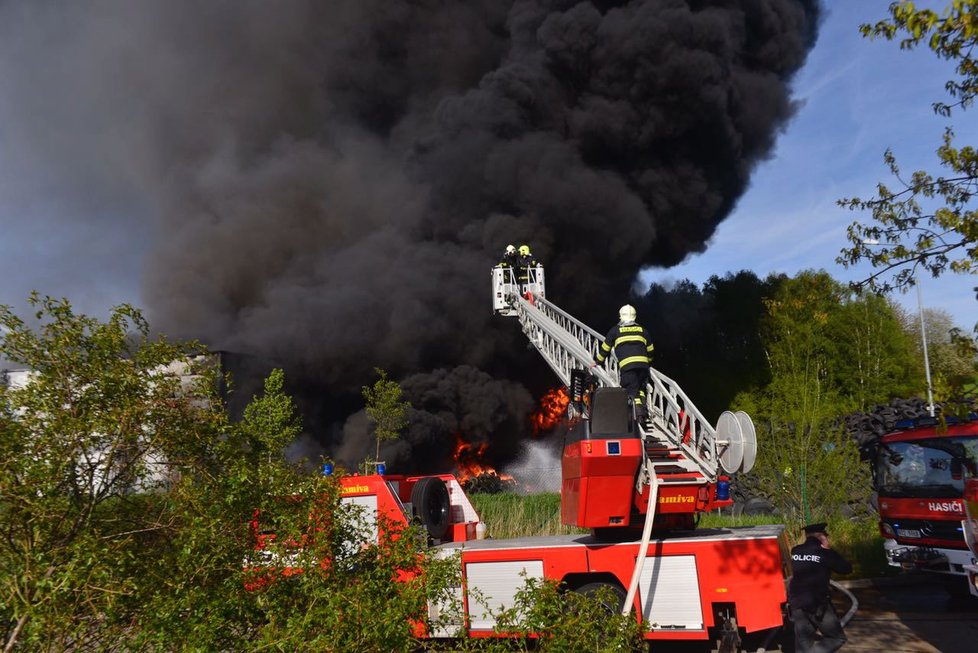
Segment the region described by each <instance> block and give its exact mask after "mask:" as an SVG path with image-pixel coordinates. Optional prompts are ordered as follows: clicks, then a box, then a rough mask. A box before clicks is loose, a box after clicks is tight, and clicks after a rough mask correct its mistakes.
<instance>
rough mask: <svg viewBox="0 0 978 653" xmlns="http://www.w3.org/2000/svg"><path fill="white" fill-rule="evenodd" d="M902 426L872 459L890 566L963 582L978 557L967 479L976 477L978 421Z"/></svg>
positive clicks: (921, 421)
mask: <svg viewBox="0 0 978 653" xmlns="http://www.w3.org/2000/svg"><path fill="white" fill-rule="evenodd" d="M946 422H947V423H946V428H943V427H940V426H939V424H938V421H937V419H935V418H933V417H921V418H916V419H909V420H903V421H901V422H897V424H896V429H897V430H895V431H893V432H892V433H888V434H887V435H884V436H883V437H881V438H880V440H879V444H878V447H877V449H876V454H875V457H874V459H873V479H874V485H875V489H876V492H877V495H878V502H879V514H880V533H881V534H882V535H883V537H884V538H886V539H885V544H884V546H885V548H886V555H887V559H888V561H889V563H890V564H891V565H894V566H897V567H901V568H904V569H922V570H925V571H929V572H934V573H937V574H943V575H945V576H947V577H948V578H949V579H953V578H955V577H960V578H961V581H959V582H960V583H961V584H960V588H961V589H962V590H963V589H964V577H965V575H966V570H965V566H967V565H972V564H974V555H973V553H972V552H971V551H969V549H968V546H967V545H966V543H965V537H964V532H963V527H962V520H963V519H964V518H965V506H964V501H963V499H962V495H963V493H964V486H965V479H966V478H967V477H968V476H973V475H975V473H976V462H978V420H975V419H973V418H972V419H970V420H956V419H954V418H952V417H948V418H947V420H946Z"/></svg>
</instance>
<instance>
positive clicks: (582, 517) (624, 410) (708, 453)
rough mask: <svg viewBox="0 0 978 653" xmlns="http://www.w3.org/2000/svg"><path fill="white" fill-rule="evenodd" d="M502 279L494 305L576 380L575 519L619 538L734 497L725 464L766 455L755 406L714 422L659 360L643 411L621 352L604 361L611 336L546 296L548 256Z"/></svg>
mask: <svg viewBox="0 0 978 653" xmlns="http://www.w3.org/2000/svg"><path fill="white" fill-rule="evenodd" d="M492 289H493V311H494V312H495V313H496V314H498V315H502V316H508V317H515V318H516V319H517V321H518V322H519V324H520V326H521V328H522V330H523V333H524V334H525V335H526V337H527V338H528V339H529V341H530V344H531V345H532V346H533V347H534V348H535V349H536V350H537V351H538V352H539V353H540V355H541V356H542V357H543V359H544V360H545V361H546V362H547V364H548V365H549V366H550V368H551V369H552V370H553V371H554V373H555V374H556V375H557V377H558V378H559V379H560V380H561V381H562V382H563V384H564V385H565V386H567V387H568V394H569V396H570V403H569V404H568V419H569V422H570V423H571V424H572V425H575V427H574V428H572V429H570V431H569V436H568V438H567V440H566V442H565V447H564V451H563V456H562V461H561V483H562V487H561V496H562V503H561V517H562V519H563V521H564V523H565V524H567V525H572V526H578V527H582V528H590V529H592V531H593V532H594V534H595V535H596V536H598V537H602V538H609V539H614V538H616V537H618V538H620V537H627V536H628V535H629V534H634V532H635V530H636V529H637V527H640V526H642V525H644V526H646V527H648V528H654V529H656V530H661V529H669V528H691V527H692V526H693V525H694V519H693V518H694V515H695V514H697V513H699V512H702V511H705V510H711V509H714V508H718V507H722V506H726V505H730V504H731V503H732V501H731V499H730V498H729V477H727V476H726V475H725V474H734V473H743V472H747V471H749V470H750V469H751V468H752V467H753V466H754V461H755V459H756V456H757V439H756V435H755V430H754V425H753V423H752V422H751V419H750V417H749V416H748V415H747V414H746V413H744V412H730V411H726V412H724V413H723V414H722V415H720V419H719V421H718V422H717V425H716V426H715V427H714V426H712V425H711V424H710V423H709V422H708V421H707V420H706V418H705V417H704V416H703V414H702V413H701V412H700V411H699V410H698V409H697V408H696V406H695V405H694V404H693V402H692V401H690V399H689V397H688V396H686V394H685V393H684V392H683V391H682V389H681V388H680V387H679V386H678V385H677V384H676V382H675V381H673V380H672V379H670V378H669V377H667V376H666V375H664V374H662V373H661V372H659V371H657V370H655V369H654V368H652V369H650V370H649V379H648V384H647V386H646V388H645V402H646V405H645V411H644V413H645V415H647V418H646V419H644V420H643V419H639V416H638V415H636V412H635V411H634V410H633V406H634V404H632V403H630V402H628V401H626V395H625V391H624V389H622V388H621V387H620V385H619V381H618V363H617V361H616V360H615V358H614V356H613V355H612V356H610V357H609V358H608V359H606V360H605V361H604V363H603V364H601V365H597V366H595V361H596V359H597V354H598V350H599V348H600V347H601V344H602V342H603V341H604V337H603V336H602V335H601V334H599V333H598V332H597V331H594V330H593V329H591V328H590V327H588V326H587V325H586V324H584V323H582V322H580V321H579V320H577V319H575V318H574V317H572V316H571V315H569V314H568V313H567V312H565V311H563V310H561V309H560V308H559V307H557V306H556V305H554V304H553V303H551V302H549V301H548V300H547V299H546V292H545V283H544V270H543V267H542V266H536V267H533V268H530V271H529V274H528V283H526V284H524V285H523V286H520V285H519V284H518V283H517V282H516V279H515V275H514V274H513V270H512V268H510V267H506V266H497V267H495V268H493V270H492ZM575 429H576V433H575ZM629 487H633V489H634V491H633V492H628V491H627V488H629Z"/></svg>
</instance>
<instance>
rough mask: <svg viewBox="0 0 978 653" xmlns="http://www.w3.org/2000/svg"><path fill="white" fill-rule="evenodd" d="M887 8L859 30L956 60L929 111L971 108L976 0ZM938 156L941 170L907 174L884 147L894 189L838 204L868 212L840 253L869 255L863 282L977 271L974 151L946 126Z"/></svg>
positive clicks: (847, 259) (975, 85)
mask: <svg viewBox="0 0 978 653" xmlns="http://www.w3.org/2000/svg"><path fill="white" fill-rule="evenodd" d="M889 12H890V17H889V19H887V20H881V21H879V22H877V23H876V24H875V25H862V26H860V30H861V31H862V33H863V35H864V36H867V37H870V38H879V37H881V38H885V39H887V40H894V39H899V40H900V48H901V49H904V50H911V49H914V48H916V47H918V46H919V45H921V44H922V43H925V44H926V45H927V47H929V48H930V49H931V50H932V51H933V52H934V53H935V54H936V55H937V56H938V57H940V58H942V59H947V60H950V61H953V62H954V64H955V72H956V73H957V78H956V79H951V80H950V81H948V82H947V84H946V85H945V88H946V89H947V91H948V94H949V96H950V99H951V101H950V103H948V102H941V101H938V102H935V103H934V105H933V108H934V111H935V112H936V113H937V114H939V115H942V116H950V115H951V113H952V111H953V110H954V109H958V108H960V109H962V110H964V109H967V108H968V107H970V106H971V104H972V103H973V102H974V99H975V96H976V93H978V58H976V57H978V50H976V47H975V46H976V45H978V0H953V2H951V4H950V6H949V7H948V8H947V10H945V12H944V13H943V14H942V15H940V16H939V15H938V14H937V13H935V12H934V11H932V10H930V9H918V8H917V7H916V6H915V5H914V3H913V2H909V1H904V2H894V3H893V4H891V5H890V8H889ZM937 155H938V159H939V162H940V165H941V166H942V167H943V168H945V169H946V170H947V173H946V174H944V175H938V176H935V175H933V174H930V173H928V172H925V171H922V170H921V171H917V172H914V173H913V174H911V175H910V177H909V178H905V177H904V176H903V175H902V174H901V171H900V168H899V166H898V165H897V162H896V158H895V157H894V155H893V152H892V151H890V150H887V151H886V154H885V155H884V160H885V161H886V164H887V165H888V166H889V168H890V171H891V172H892V174H893V177H894V178H895V179H896V182H897V183H896V188H894V189H891V188H890V187H889V186H887V185H884V184H883V183H880V184H879V185H878V187H877V195H876V197H874V198H872V199H868V200H864V199H861V198H859V197H853V198H846V199H842V200H839V204H840V205H841V206H844V207H847V208H849V209H852V210H860V211H870V212H871V215H872V219H873V221H872V222H871V223H869V224H861V223H859V222H854V223H853V224H852V225H851V226H850V227H849V230H848V239H849V242H850V244H851V246H850V247H848V248H846V249H843V250H842V253H841V256H839V258H838V259H837V261H838V262H839V263H841V264H842V265H844V266H846V267H849V266H851V265H855V264H857V263H860V262H862V261H868V262H869V263H870V264H871V265H872V266H873V267H874V268H876V269H877V271H876V272H874V273H873V274H872V275H870V276H869V277H868V278H867V279H866V280H865V281H864V282H863V284H865V285H868V286H869V287H870V288H874V289H878V290H880V291H883V292H887V291H889V290H891V289H894V288H905V287H907V286H908V285H911V284H912V283H913V279H914V275H915V274H916V273H917V271H918V269H922V270H925V271H927V272H929V273H930V274H932V275H933V276H935V277H936V276H939V275H941V274H943V273H944V272H947V271H951V272H957V273H964V274H968V273H974V272H976V271H978V213H976V211H975V210H974V208H972V206H973V204H972V199H973V198H974V196H975V193H976V188H978V185H976V184H978V152H976V150H975V149H974V148H973V147H972V146H964V147H960V148H959V147H956V146H955V145H954V134H953V132H952V130H951V129H950V128H948V129H947V130H946V131H945V134H944V142H943V144H942V145H941V146H940V147H939V148H938V149H937ZM889 274H892V276H886V275H889Z"/></svg>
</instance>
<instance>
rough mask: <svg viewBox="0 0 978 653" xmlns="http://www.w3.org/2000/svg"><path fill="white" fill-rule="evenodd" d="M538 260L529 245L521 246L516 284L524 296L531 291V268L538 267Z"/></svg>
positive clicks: (517, 263) (517, 260)
mask: <svg viewBox="0 0 978 653" xmlns="http://www.w3.org/2000/svg"><path fill="white" fill-rule="evenodd" d="M537 265H538V264H537V260H536V259H535V258H533V254H531V253H530V246H529V245H520V249H519V255H518V257H517V259H516V283H518V284H519V286H520V292H521V293H523V294H524V295H525V294H526V293H527V292H528V291H529V285H530V281H531V279H530V268H536V267H537Z"/></svg>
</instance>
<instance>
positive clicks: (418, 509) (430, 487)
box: [411, 476, 451, 540]
mask: <svg viewBox="0 0 978 653" xmlns="http://www.w3.org/2000/svg"><path fill="white" fill-rule="evenodd" d="M411 504H412V505H413V506H414V514H415V515H417V517H418V518H419V519H420V520H421V523H422V524H424V527H425V529H426V530H427V531H428V535H429V536H430V537H431V538H432V539H435V540H440V539H442V538H443V537H444V536H445V532H446V531H447V530H448V522H449V513H450V509H451V504H450V502H449V500H448V488H447V487H446V486H445V482H444V481H443V480H441V479H440V478H435V477H434V476H425V477H424V478H422V479H419V480H418V482H417V483H415V484H414V488H412V490H411Z"/></svg>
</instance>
